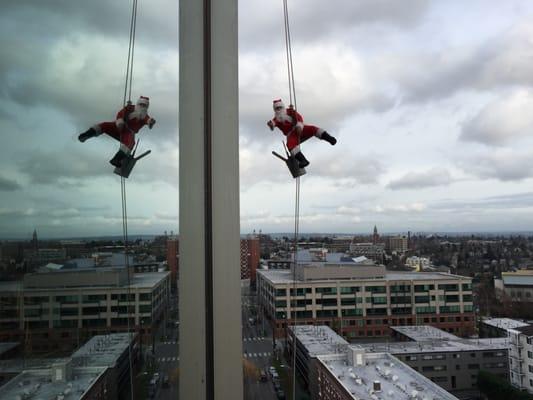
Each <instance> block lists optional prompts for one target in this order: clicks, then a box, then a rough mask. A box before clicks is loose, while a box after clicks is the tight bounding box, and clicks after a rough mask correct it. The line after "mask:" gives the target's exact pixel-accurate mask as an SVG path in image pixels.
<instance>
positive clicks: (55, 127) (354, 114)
mask: <svg viewBox="0 0 533 400" xmlns="http://www.w3.org/2000/svg"><path fill="white" fill-rule="evenodd" d="M239 6H240V9H239V14H240V15H239V29H240V32H239V41H240V42H239V49H240V54H239V64H240V67H239V79H240V117H239V119H240V170H241V231H242V232H243V233H247V232H251V231H252V230H253V229H256V230H259V229H262V230H263V232H286V231H291V230H292V227H293V220H292V218H293V215H292V214H293V209H294V181H293V180H292V178H291V177H290V176H289V174H288V171H287V170H286V169H285V166H284V165H283V164H282V163H281V162H279V160H277V159H275V158H273V157H272V155H271V153H270V152H271V150H278V151H280V150H281V140H282V139H283V137H282V135H281V134H280V133H279V132H277V131H276V132H271V131H270V130H268V128H267V127H266V125H265V121H267V120H268V119H269V118H271V116H272V109H271V104H272V99H274V98H278V97H282V98H284V99H287V98H288V88H287V81H286V66H285V64H284V41H283V31H282V21H283V15H282V8H281V6H282V1H281V0H269V1H268V2H265V1H264V0H246V1H244V0H243V1H240V4H239ZM289 7H290V18H291V32H292V40H293V57H294V67H295V78H296V90H297V101H298V104H297V105H298V109H299V111H300V112H301V113H302V114H303V115H304V118H305V120H306V121H307V122H309V123H311V124H315V125H318V126H321V127H323V128H325V129H327V130H328V131H329V132H330V133H331V134H332V135H334V136H336V137H337V138H338V140H339V142H338V144H337V145H336V146H335V147H331V146H330V145H329V144H327V143H325V142H321V141H319V140H316V139H311V140H309V141H308V142H307V143H306V144H305V145H304V146H303V151H304V153H305V154H306V156H307V158H308V159H309V160H310V161H311V165H310V166H309V168H308V174H307V175H306V176H305V177H304V178H302V189H301V190H302V191H301V211H300V212H301V219H300V231H302V232H346V233H351V232H370V231H371V230H372V228H373V226H374V225H377V226H378V229H379V230H380V231H382V232H402V231H407V230H411V231H415V232H416V231H500V230H506V231H508V230H512V231H520V230H532V228H533V179H531V176H532V175H533V146H532V145H533V135H532V133H533V94H532V92H531V87H532V85H533V2H530V1H525V0H507V1H500V0H470V1H468V2H465V1H461V0H450V1H437V0H433V1H429V0H428V1H425V0H403V1H397V0H332V1H328V2H324V1H320V0H289ZM129 9H130V1H129V0H116V1H106V0H93V1H90V2H80V1H70V0H47V1H31V2H29V1H26V2H21V1H12V0H4V1H3V2H2V13H1V15H0V135H1V138H2V143H1V145H0V199H1V201H0V237H4V238H5V237H29V236H30V235H31V232H33V229H37V231H38V232H39V234H40V235H41V236H49V237H58V236H63V237H65V236H85V235H104V234H105V235H107V234H111V235H115V234H116V235H120V234H121V228H122V225H121V219H120V216H121V209H120V181H119V178H118V177H117V176H116V175H114V174H113V173H112V169H111V167H110V165H109V164H108V160H109V159H110V158H111V157H112V156H113V154H114V153H115V151H116V148H117V145H116V142H114V141H113V140H112V139H111V138H109V137H104V136H101V137H99V138H96V139H92V140H89V141H87V142H85V143H83V144H81V143H79V142H78V141H77V139H76V138H77V135H78V134H79V133H80V132H82V131H84V130H86V129H87V128H88V127H89V126H90V125H91V124H93V123H95V122H99V121H104V120H112V119H113V117H114V114H115V113H116V111H117V110H118V109H119V108H120V105H121V104H122V96H123V86H124V75H125V64H126V57H127V50H128V33H129ZM138 14H139V15H138V26H137V43H136V45H137V47H136V50H135V67H134V68H135V70H134V85H133V95H134V97H137V96H138V95H141V94H142V95H145V96H149V97H150V98H151V106H150V114H152V115H153V116H154V117H155V118H156V119H157V125H156V126H155V127H154V129H153V130H151V131H150V130H148V129H145V130H143V131H142V133H141V134H140V135H139V137H140V139H141V142H140V145H139V148H140V149H148V148H150V149H152V154H151V155H150V156H148V157H146V158H145V159H143V160H142V161H141V162H140V163H139V164H138V166H137V167H136V169H135V170H134V172H133V173H132V176H131V178H130V179H129V180H128V213H129V216H130V219H129V231H130V233H149V234H151V233H161V232H163V231H164V230H167V231H169V232H170V231H171V230H174V231H176V230H177V226H178V222H177V221H178V218H179V216H178V200H177V199H178V151H179V143H178V133H177V102H176V100H177V93H178V85H179V82H178V62H179V49H178V40H177V19H178V18H177V2H176V1H173V0H150V1H140V2H139V11H138ZM287 101H288V99H287Z"/></svg>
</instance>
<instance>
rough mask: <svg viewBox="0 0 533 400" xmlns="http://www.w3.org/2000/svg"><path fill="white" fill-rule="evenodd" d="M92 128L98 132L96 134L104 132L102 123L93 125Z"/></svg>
mask: <svg viewBox="0 0 533 400" xmlns="http://www.w3.org/2000/svg"><path fill="white" fill-rule="evenodd" d="M92 128H93V129H94V131H95V132H96V135H97V136H99V135H101V134H102V128H100V125H93V126H92Z"/></svg>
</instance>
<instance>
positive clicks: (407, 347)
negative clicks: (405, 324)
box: [359, 338, 509, 355]
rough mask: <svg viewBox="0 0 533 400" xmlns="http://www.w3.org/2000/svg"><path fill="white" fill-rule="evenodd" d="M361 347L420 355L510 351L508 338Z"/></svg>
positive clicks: (377, 350)
mask: <svg viewBox="0 0 533 400" xmlns="http://www.w3.org/2000/svg"><path fill="white" fill-rule="evenodd" d="M359 346H360V347H362V348H363V349H365V351H367V352H369V353H391V354H392V355H400V354H420V353H458V352H461V351H467V352H474V351H492V350H501V351H507V350H508V349H509V341H508V339H507V338H490V339H461V338H457V339H456V340H447V339H445V340H428V341H424V342H382V343H362V344H359Z"/></svg>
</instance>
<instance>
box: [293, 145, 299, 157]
mask: <svg viewBox="0 0 533 400" xmlns="http://www.w3.org/2000/svg"><path fill="white" fill-rule="evenodd" d="M299 152H300V146H295V147H293V149H292V150H291V156H293V155H295V154H298V153H299Z"/></svg>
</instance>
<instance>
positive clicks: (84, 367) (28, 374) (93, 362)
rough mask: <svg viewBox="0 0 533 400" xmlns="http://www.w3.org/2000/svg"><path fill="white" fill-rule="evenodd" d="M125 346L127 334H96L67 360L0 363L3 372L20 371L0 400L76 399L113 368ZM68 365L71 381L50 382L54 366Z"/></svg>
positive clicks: (3, 389)
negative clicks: (21, 369) (69, 366)
mask: <svg viewBox="0 0 533 400" xmlns="http://www.w3.org/2000/svg"><path fill="white" fill-rule="evenodd" d="M132 338H133V337H132ZM128 343H130V334H128V333H114V334H111V335H97V336H93V337H92V338H91V339H90V340H89V341H88V342H87V343H85V344H84V345H83V346H81V347H80V348H79V349H78V350H77V351H76V352H75V353H74V354H73V355H72V357H71V358H66V359H65V358H63V359H36V360H33V362H31V363H28V361H26V362H24V361H23V360H14V361H16V362H11V363H9V362H6V363H0V370H1V371H3V372H19V369H18V368H24V371H22V372H21V373H20V374H19V375H17V376H16V377H15V378H13V379H12V380H10V381H9V382H8V383H7V384H5V385H4V386H2V387H0V398H1V399H17V398H20V399H26V398H28V399H29V398H32V399H57V398H59V397H58V396H60V395H63V396H64V397H63V399H64V400H71V399H72V400H77V399H79V398H80V397H81V395H82V394H83V393H84V392H85V391H86V390H87V389H89V388H90V387H91V385H92V384H93V383H94V382H95V381H96V379H97V378H98V376H99V375H100V374H102V373H104V372H105V371H106V370H107V369H108V368H113V367H115V364H116V362H117V360H118V359H119V357H120V356H121V355H122V354H124V352H127V349H128ZM7 361H11V360H7ZM68 362H71V364H70V365H71V368H72V379H69V380H65V381H53V382H52V377H53V376H55V374H54V365H57V364H65V363H68ZM17 396H19V397H17Z"/></svg>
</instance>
